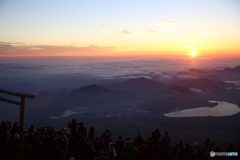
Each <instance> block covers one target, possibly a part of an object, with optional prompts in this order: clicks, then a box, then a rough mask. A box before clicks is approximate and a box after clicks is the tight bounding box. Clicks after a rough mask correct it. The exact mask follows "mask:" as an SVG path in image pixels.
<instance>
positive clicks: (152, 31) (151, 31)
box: [149, 30, 158, 33]
mask: <svg viewBox="0 0 240 160" xmlns="http://www.w3.org/2000/svg"><path fill="white" fill-rule="evenodd" d="M157 32H158V31H154V30H150V31H149V33H157Z"/></svg>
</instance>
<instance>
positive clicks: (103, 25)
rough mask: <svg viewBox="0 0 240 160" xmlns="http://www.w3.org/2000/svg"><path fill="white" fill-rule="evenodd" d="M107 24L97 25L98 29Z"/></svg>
mask: <svg viewBox="0 0 240 160" xmlns="http://www.w3.org/2000/svg"><path fill="white" fill-rule="evenodd" d="M106 25H107V24H101V25H99V26H98V27H99V28H101V27H105V26H106Z"/></svg>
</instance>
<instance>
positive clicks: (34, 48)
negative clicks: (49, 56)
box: [29, 47, 43, 51]
mask: <svg viewBox="0 0 240 160" xmlns="http://www.w3.org/2000/svg"><path fill="white" fill-rule="evenodd" d="M29 49H30V50H35V51H38V50H43V48H39V47H31V48H29Z"/></svg>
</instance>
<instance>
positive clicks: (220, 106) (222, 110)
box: [164, 101, 240, 117]
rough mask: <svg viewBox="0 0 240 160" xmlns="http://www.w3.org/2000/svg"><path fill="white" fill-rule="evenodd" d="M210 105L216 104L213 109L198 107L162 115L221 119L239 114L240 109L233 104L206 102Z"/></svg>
mask: <svg viewBox="0 0 240 160" xmlns="http://www.w3.org/2000/svg"><path fill="white" fill-rule="evenodd" d="M208 102H210V103H217V105H216V106H214V107H199V108H190V109H184V110H181V111H175V112H170V113H166V114H164V116H166V117H206V116H213V117H222V116H231V115H234V114H237V113H238V112H240V108H239V107H238V106H237V105H236V104H233V103H228V102H224V101H208Z"/></svg>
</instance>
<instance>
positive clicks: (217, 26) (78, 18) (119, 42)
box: [0, 0, 240, 58]
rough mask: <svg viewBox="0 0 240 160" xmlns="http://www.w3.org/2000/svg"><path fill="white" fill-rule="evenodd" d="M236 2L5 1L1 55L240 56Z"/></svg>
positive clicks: (0, 25) (0, 32) (0, 23)
mask: <svg viewBox="0 0 240 160" xmlns="http://www.w3.org/2000/svg"><path fill="white" fill-rule="evenodd" d="M236 3H237V2H235V1H232V0H223V1H220V2H217V3H216V2H215V1H208V0H203V1H188V0H184V1H181V2H180V1H179V2H178V1H174V3H173V1H172V0H170V1H164V2H162V1H161V2H160V1H151V2H150V1H141V2H136V1H132V2H129V1H126V0H124V1H117V2H116V1H111V2H106V3H101V2H100V1H95V0H90V1H86V2H84V3H82V2H80V1H74V2H71V3H70V2H68V1H63V0H60V1H58V3H56V2H55V1H46V0H43V1H39V2H35V1H30V0H28V1H26V2H25V3H23V2H20V1H17V0H13V1H11V2H10V1H6V2H5V3H1V16H0V35H1V36H0V57H13V56H158V57H171V58H172V57H181V56H182V55H184V56H186V53H189V52H191V53H190V56H192V57H195V56H199V54H198V53H197V51H194V50H192V51H189V50H190V49H193V48H195V47H196V48H198V49H200V50H201V56H205V57H240V41H239V40H238V39H239V37H240V28H239V27H238V26H240V21H239V18H240V17H239V15H240V14H239V11H238V8H237V7H236V6H239V4H236ZM125 4H127V5H125ZM53 6H54V7H53ZM90 6H91V7H90ZM186 6H188V8H190V9H189V10H188V11H186ZM203 6H204V7H203ZM26 7H27V8H28V9H26ZM203 8H204V9H203ZM123 9H124V12H123ZM13 11H14V12H13ZM188 56H189V55H188Z"/></svg>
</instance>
